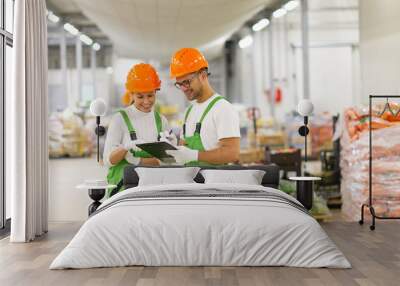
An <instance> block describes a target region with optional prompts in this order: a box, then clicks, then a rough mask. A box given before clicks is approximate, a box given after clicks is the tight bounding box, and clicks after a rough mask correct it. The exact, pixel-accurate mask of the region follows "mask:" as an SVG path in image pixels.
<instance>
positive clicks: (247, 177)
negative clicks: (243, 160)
mask: <svg viewBox="0 0 400 286" xmlns="http://www.w3.org/2000/svg"><path fill="white" fill-rule="evenodd" d="M200 174H201V175H202V176H203V177H204V183H205V184H210V183H233V184H246V185H261V182H262V179H263V177H264V175H265V171H261V170H202V171H201V172H200Z"/></svg>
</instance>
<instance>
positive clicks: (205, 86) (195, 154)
mask: <svg viewBox="0 0 400 286" xmlns="http://www.w3.org/2000/svg"><path fill="white" fill-rule="evenodd" d="M209 75H210V74H209V72H208V62H207V60H206V59H205V58H204V56H203V55H202V53H201V52H200V51H198V50H197V49H194V48H183V49H180V50H179V51H177V52H176V53H175V54H174V55H173V57H172V60H171V64H170V76H171V78H173V79H175V86H176V87H177V88H178V89H180V90H182V92H183V93H184V94H185V96H186V98H187V99H188V100H189V101H190V102H191V104H190V106H189V107H188V109H187V110H186V112H185V117H184V124H183V130H182V131H183V138H184V140H183V142H184V144H183V146H179V147H178V150H170V151H167V152H168V154H170V155H171V156H173V157H174V158H175V160H176V161H177V163H179V164H185V165H189V166H196V165H219V164H227V163H231V162H237V161H238V160H239V149H240V127H239V116H238V113H237V112H236V110H235V109H234V107H233V106H232V104H231V103H229V102H228V101H227V100H226V99H225V98H224V97H222V96H221V95H219V94H218V93H216V92H215V91H214V90H213V88H212V87H211V85H210V83H209V81H208V76H209Z"/></svg>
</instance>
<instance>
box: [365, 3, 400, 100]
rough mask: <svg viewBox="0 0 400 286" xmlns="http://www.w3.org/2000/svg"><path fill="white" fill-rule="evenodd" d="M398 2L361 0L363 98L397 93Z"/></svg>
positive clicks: (399, 55) (399, 56)
mask: <svg viewBox="0 0 400 286" xmlns="http://www.w3.org/2000/svg"><path fill="white" fill-rule="evenodd" d="M399 11H400V1H398V0H380V1H376V0H362V1H360V45H361V49H360V55H361V68H362V97H363V101H364V102H365V103H368V95H369V94H400V17H399Z"/></svg>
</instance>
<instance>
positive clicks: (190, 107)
mask: <svg viewBox="0 0 400 286" xmlns="http://www.w3.org/2000/svg"><path fill="white" fill-rule="evenodd" d="M192 108H193V105H191V106H189V108H188V109H187V110H186V114H185V121H184V122H185V123H186V121H187V119H188V117H189V114H190V111H192Z"/></svg>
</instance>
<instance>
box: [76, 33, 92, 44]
mask: <svg viewBox="0 0 400 286" xmlns="http://www.w3.org/2000/svg"><path fill="white" fill-rule="evenodd" d="M79 39H80V40H81V41H82V42H84V43H85V44H86V45H88V46H90V45H91V44H93V40H92V39H91V38H89V37H88V36H86V35H85V34H81V35H80V36H79Z"/></svg>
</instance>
